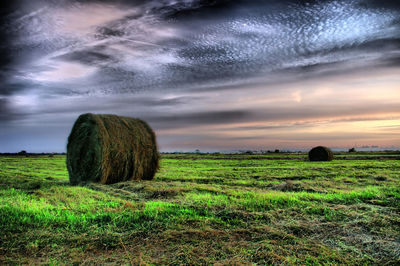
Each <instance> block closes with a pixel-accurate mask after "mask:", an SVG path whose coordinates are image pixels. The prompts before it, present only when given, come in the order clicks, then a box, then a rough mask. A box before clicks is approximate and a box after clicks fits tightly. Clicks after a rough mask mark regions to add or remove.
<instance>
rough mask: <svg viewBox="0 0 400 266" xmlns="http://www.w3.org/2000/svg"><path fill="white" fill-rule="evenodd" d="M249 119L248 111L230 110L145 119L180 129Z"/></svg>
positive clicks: (249, 113)
mask: <svg viewBox="0 0 400 266" xmlns="http://www.w3.org/2000/svg"><path fill="white" fill-rule="evenodd" d="M249 117H251V112H250V111H243V110H230V111H212V112H198V113H185V114H171V115H158V116H156V117H153V116H147V117H146V119H147V120H148V121H150V122H153V123H155V124H157V123H159V124H164V125H165V124H170V123H174V124H175V125H179V126H180V127H184V126H193V125H205V124H210V125H212V124H224V123H232V122H240V121H244V120H245V119H246V118H249Z"/></svg>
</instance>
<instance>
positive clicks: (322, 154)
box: [308, 146, 333, 161]
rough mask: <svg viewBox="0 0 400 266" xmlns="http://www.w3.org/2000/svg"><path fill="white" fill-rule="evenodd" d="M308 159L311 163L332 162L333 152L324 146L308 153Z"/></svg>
mask: <svg viewBox="0 0 400 266" xmlns="http://www.w3.org/2000/svg"><path fill="white" fill-rule="evenodd" d="M308 159H309V160H310V161H332V160H333V152H332V151H331V150H330V149H329V148H327V147H324V146H318V147H314V148H312V149H311V150H310V151H309V152H308Z"/></svg>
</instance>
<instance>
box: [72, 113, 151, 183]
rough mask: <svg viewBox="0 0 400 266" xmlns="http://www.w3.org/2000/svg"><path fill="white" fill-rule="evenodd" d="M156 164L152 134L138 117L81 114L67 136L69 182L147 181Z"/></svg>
mask: <svg viewBox="0 0 400 266" xmlns="http://www.w3.org/2000/svg"><path fill="white" fill-rule="evenodd" d="M158 166H159V153H158V149H157V143H156V136H155V134H154V132H153V130H152V129H151V128H150V127H149V125H148V124H147V123H146V122H144V121H142V120H140V119H134V118H129V117H122V116H116V115H108V114H83V115H81V116H79V117H78V119H77V120H76V122H75V124H74V126H73V128H72V131H71V133H70V135H69V137H68V144H67V168H68V173H69V180H70V182H71V184H79V183H81V182H86V181H93V182H100V183H102V184H112V183H116V182H121V181H127V180H141V179H144V180H150V179H153V177H154V175H155V173H156V172H157V170H158Z"/></svg>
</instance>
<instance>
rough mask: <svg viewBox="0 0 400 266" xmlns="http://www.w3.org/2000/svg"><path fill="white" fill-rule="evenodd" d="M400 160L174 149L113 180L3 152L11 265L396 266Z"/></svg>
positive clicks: (5, 258)
mask: <svg viewBox="0 0 400 266" xmlns="http://www.w3.org/2000/svg"><path fill="white" fill-rule="evenodd" d="M382 156H384V157H382ZM349 157H351V158H349ZM399 157H400V156H399V155H396V154H382V153H380V154H374V153H370V154H364V153H363V154H350V155H349V154H339V155H336V158H337V159H336V160H334V161H332V162H308V161H306V160H305V158H306V155H304V154H267V155H249V154H246V155H237V154H235V155H225V154H187V155H182V154H170V155H163V159H162V161H161V169H160V171H159V173H158V174H157V175H156V177H155V179H154V180H152V181H142V182H123V183H117V184H113V185H108V186H105V185H100V184H87V185H85V186H70V185H69V182H68V173H67V171H66V168H65V157H64V156H55V157H53V158H50V157H47V156H35V157H0V231H1V233H2V234H1V236H0V237H1V239H0V263H47V264H59V263H66V264H71V263H88V264H93V263H100V264H102V263H125V264H126V263H130V264H141V263H142V264H146V263H147V264H174V265H175V264H212V263H221V264H235V263H236V264H273V263H275V264H327V265H330V264H380V263H387V264H396V263H399V262H400V160H399V159H400V158H399Z"/></svg>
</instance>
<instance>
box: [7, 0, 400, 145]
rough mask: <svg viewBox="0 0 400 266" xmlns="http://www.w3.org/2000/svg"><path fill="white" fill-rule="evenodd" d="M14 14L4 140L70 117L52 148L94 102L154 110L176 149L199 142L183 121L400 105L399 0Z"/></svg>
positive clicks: (39, 5) (102, 7)
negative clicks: (173, 132)
mask: <svg viewBox="0 0 400 266" xmlns="http://www.w3.org/2000/svg"><path fill="white" fill-rule="evenodd" d="M1 23H2V25H1V31H2V32H3V33H4V34H6V36H7V37H8V38H7V41H6V42H5V43H3V44H2V45H1V55H4V56H3V62H2V65H1V67H0V77H1V80H0V82H1V84H0V110H1V111H2V114H1V115H0V123H1V124H4V125H5V124H7V127H9V129H7V131H5V130H3V132H2V138H1V142H0V148H1V146H2V145H1V144H2V143H3V144H4V143H5V142H9V141H10V138H11V135H10V134H14V135H13V139H14V140H15V138H16V137H15V134H17V135H18V136H20V137H21V138H23V137H26V136H25V135H24V134H22V133H21V132H23V128H25V129H24V130H25V131H24V132H25V133H26V134H27V135H29V134H30V131H31V132H39V131H40V130H39V128H43V126H44V125H46V126H49V125H51V124H52V123H56V124H57V130H55V131H54V132H57V133H54V134H55V135H54V139H58V140H60V141H59V142H58V143H59V144H58V145H54V143H57V142H56V141H54V142H52V143H53V144H51V145H47V146H48V148H47V149H48V150H49V149H52V148H54V149H57V150H60V149H64V145H65V143H64V141H61V140H62V139H63V138H64V137H65V136H66V135H67V133H68V131H69V129H70V127H71V124H72V122H73V121H74V119H75V118H76V117H77V116H78V115H79V114H80V113H84V112H95V113H117V114H121V115H128V116H133V117H140V118H143V119H146V120H148V121H149V122H150V123H151V124H152V125H153V126H154V127H155V128H156V129H157V130H160V134H159V139H160V142H161V143H162V147H167V148H168V149H173V147H174V145H175V146H176V147H177V148H185V147H189V146H190V147H191V145H188V144H187V143H184V142H182V143H181V145H180V144H179V143H178V142H179V141H178V142H175V141H172V140H171V138H173V136H170V135H168V134H169V133H168V134H167V133H165V132H166V131H168V130H174V129H175V128H181V129H182V130H183V131H185V132H186V133H185V134H188V135H187V136H186V138H185V139H191V140H192V142H196V137H195V136H198V135H196V134H194V133H193V132H192V131H191V129H190V128H196V127H203V128H202V130H203V132H204V134H214V135H215V134H216V132H215V129H214V127H218V126H220V128H219V130H220V132H219V133H221V134H222V133H223V132H225V133H224V134H226V132H227V131H228V130H227V128H232V129H234V128H252V127H259V128H263V129H265V130H267V129H269V128H274V129H276V128H281V129H284V128H286V126H287V125H288V123H289V124H290V127H291V128H294V130H293V140H294V139H297V140H298V139H303V138H307V136H308V138H311V137H312V136H314V135H313V134H310V133H307V132H303V131H302V128H303V126H304V125H305V124H312V123H313V122H312V121H317V120H318V121H319V120H321V119H323V120H325V121H336V122H335V123H339V122H338V121H343V119H347V121H348V122H349V121H350V120H351V119H354V118H357V119H360V120H359V121H366V120H365V119H366V116H370V117H373V118H374V119H376V120H379V121H382V119H389V118H390V117H398V116H397V115H398V113H399V111H397V110H399V109H400V108H399V107H400V100H399V98H398V96H399V93H398V88H399V87H398V86H399V84H400V81H399V78H398V74H399V72H400V71H399V66H400V61H399V58H400V41H399V40H400V39H399V36H400V34H399V33H400V8H399V4H398V3H397V1H377V0H376V1H375V0H365V1H364V0H350V1H344V0H343V1H295V0H287V1H226V0H225V1H217V0H214V1H204V0H203V1H202V0H179V1H176V0H174V1H172V0H164V1H155V0H153V1H151V0H149V1H146V0H142V1H139V0H137V1H123V0H121V1H95V0H93V1H83V0H82V1H64V0H52V1H50V0H36V1H28V0H20V1H18V2H16V4H15V5H14V7H13V8H11V9H9V12H8V13H7V14H6V15H5V16H4V18H2V20H1ZM379 92H380V93H379ZM382 94H384V95H385V96H382ZM56 121H57V122H56ZM252 123H253V124H252ZM257 123H258V124H257ZM349 123H350V122H349ZM371 123H372V122H371ZM254 124H257V125H254ZM28 125H29V131H26V126H28ZM296 125H297V127H296ZM207 126H209V127H208V129H207ZM342 126H343V125H342ZM18 127H20V130H18ZM224 127H226V128H224ZM193 130H194V129H193ZM232 131H235V130H232ZM236 131H237V130H236ZM7 132H8V133H7ZM15 132H19V133H15ZM61 132H62V133H61ZM243 134H247V133H246V132H243ZM249 134H250V133H249ZM296 134H302V135H301V136H299V135H296ZM307 134H308V135H307ZM346 134H349V133H346ZM371 134H372V133H371ZM33 135H35V134H33V133H32V134H30V137H29V139H31V141H32V142H35V143H37V146H34V147H44V146H46V145H45V144H44V143H43V142H44V140H43V139H42V140H41V139H40V137H38V136H39V135H40V134H36V135H35V136H36V138H35V139H34V138H33V137H32V136H33ZM167 135H168V136H167ZM215 136H216V135H215ZM285 137H286V138H290V136H285ZM215 138H216V139H217V137H215ZM257 138H259V137H258V136H253V135H251V134H250V135H246V136H232V137H231V139H236V140H239V139H242V140H244V139H257ZM176 139H177V140H179V139H183V138H182V136H181V135H179V136H178V135H176ZM200 139H202V138H200V137H199V145H200V146H201V143H202V142H200ZM218 139H223V137H221V138H218ZM228 139H229V137H227V138H226V141H227V143H225V144H224V145H222V146H223V147H226V148H227V147H231V148H234V147H235V145H236V144H235V143H234V142H229V141H228ZM338 139H340V138H338ZM371 141H374V140H372V139H371ZM396 141H397V140H394V141H393V139H386V142H384V141H381V140H379V141H378V142H380V144H382V143H383V144H384V143H387V144H388V145H389V144H390V143H395V144H397V143H398V142H396ZM331 142H332V143H335V145H339V143H337V142H335V140H334V138H332V139H331ZM212 143H214V142H212ZM286 143H291V142H290V141H287V142H286ZM7 145H8V146H7V147H8V148H7V149H6V148H1V149H0V151H6V150H7V151H8V150H10V149H11V148H10V147H13V148H12V149H14V151H15V150H17V149H19V146H20V145H19V144H18V141H15V144H14V146H12V145H11V144H7ZM10 145H11V146H10ZM207 145H208V146H210V145H211V144H207ZM249 145H250V144H249ZM252 145H253V144H252ZM261 145H262V146H266V145H275V144H274V143H270V142H268V141H267V140H265V141H264V142H263V143H262V144H261ZM305 145H308V144H305ZM3 147H5V146H3ZM260 148H262V147H260ZM21 149H22V147H21Z"/></svg>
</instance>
